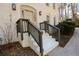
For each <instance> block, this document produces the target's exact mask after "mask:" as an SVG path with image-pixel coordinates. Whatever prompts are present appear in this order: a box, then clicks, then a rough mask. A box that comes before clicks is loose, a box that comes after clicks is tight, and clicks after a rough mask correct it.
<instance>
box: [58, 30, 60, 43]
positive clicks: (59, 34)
mask: <svg viewBox="0 0 79 59" xmlns="http://www.w3.org/2000/svg"><path fill="white" fill-rule="evenodd" d="M58 38H59V40H58V41H59V44H60V29H59V30H58Z"/></svg>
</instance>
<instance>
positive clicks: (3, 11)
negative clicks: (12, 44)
mask: <svg viewBox="0 0 79 59" xmlns="http://www.w3.org/2000/svg"><path fill="white" fill-rule="evenodd" d="M22 5H28V6H31V7H33V8H34V9H36V19H37V26H38V27H39V23H40V22H43V21H46V15H49V16H50V20H49V22H50V24H52V25H53V24H54V20H53V18H54V17H56V24H57V23H58V22H59V19H58V18H59V11H58V6H59V4H56V7H55V9H53V4H52V3H51V4H49V6H46V4H45V3H25V4H24V3H23V4H21V3H19V4H18V3H17V4H16V11H13V10H12V4H8V3H7V4H6V3H2V4H1V3H0V27H4V28H5V25H8V23H9V22H10V19H11V20H12V23H11V27H12V32H13V33H12V38H13V41H18V39H17V32H16V21H17V20H18V19H19V18H22V13H21V6H22ZM39 11H42V15H41V16H40V15H39ZM0 29H1V28H0ZM0 33H3V32H2V31H1V30H0ZM0 36H3V34H1V35H0ZM3 38H4V37H3ZM3 41H4V40H3ZM4 42H5V41H4ZM4 42H3V43H4Z"/></svg>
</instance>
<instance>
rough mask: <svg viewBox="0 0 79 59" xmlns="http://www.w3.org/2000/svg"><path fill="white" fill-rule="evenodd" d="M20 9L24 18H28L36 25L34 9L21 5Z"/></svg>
mask: <svg viewBox="0 0 79 59" xmlns="http://www.w3.org/2000/svg"><path fill="white" fill-rule="evenodd" d="M21 10H22V16H23V18H24V19H28V20H29V21H30V22H31V23H32V24H33V25H37V20H36V10H35V9H34V8H33V7H31V6H27V5H23V6H22V7H21Z"/></svg>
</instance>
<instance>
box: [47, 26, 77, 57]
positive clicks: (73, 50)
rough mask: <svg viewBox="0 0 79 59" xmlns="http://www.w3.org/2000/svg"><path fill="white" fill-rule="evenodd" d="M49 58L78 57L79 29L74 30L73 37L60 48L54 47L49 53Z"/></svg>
mask: <svg viewBox="0 0 79 59" xmlns="http://www.w3.org/2000/svg"><path fill="white" fill-rule="evenodd" d="M48 55H49V56H79V28H76V29H75V32H74V35H73V37H72V38H71V39H70V41H69V42H68V43H67V45H66V46H65V47H64V48H62V47H56V48H55V49H54V50H53V51H51V52H49V54H48Z"/></svg>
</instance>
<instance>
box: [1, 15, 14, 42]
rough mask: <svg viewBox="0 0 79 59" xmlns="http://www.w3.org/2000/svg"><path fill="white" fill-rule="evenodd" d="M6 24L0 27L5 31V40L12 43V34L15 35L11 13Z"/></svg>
mask: <svg viewBox="0 0 79 59" xmlns="http://www.w3.org/2000/svg"><path fill="white" fill-rule="evenodd" d="M4 25H5V26H0V29H1V31H2V33H3V37H4V39H5V42H6V43H10V42H12V36H13V32H12V19H11V15H10V19H9V22H8V23H5V24H4Z"/></svg>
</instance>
